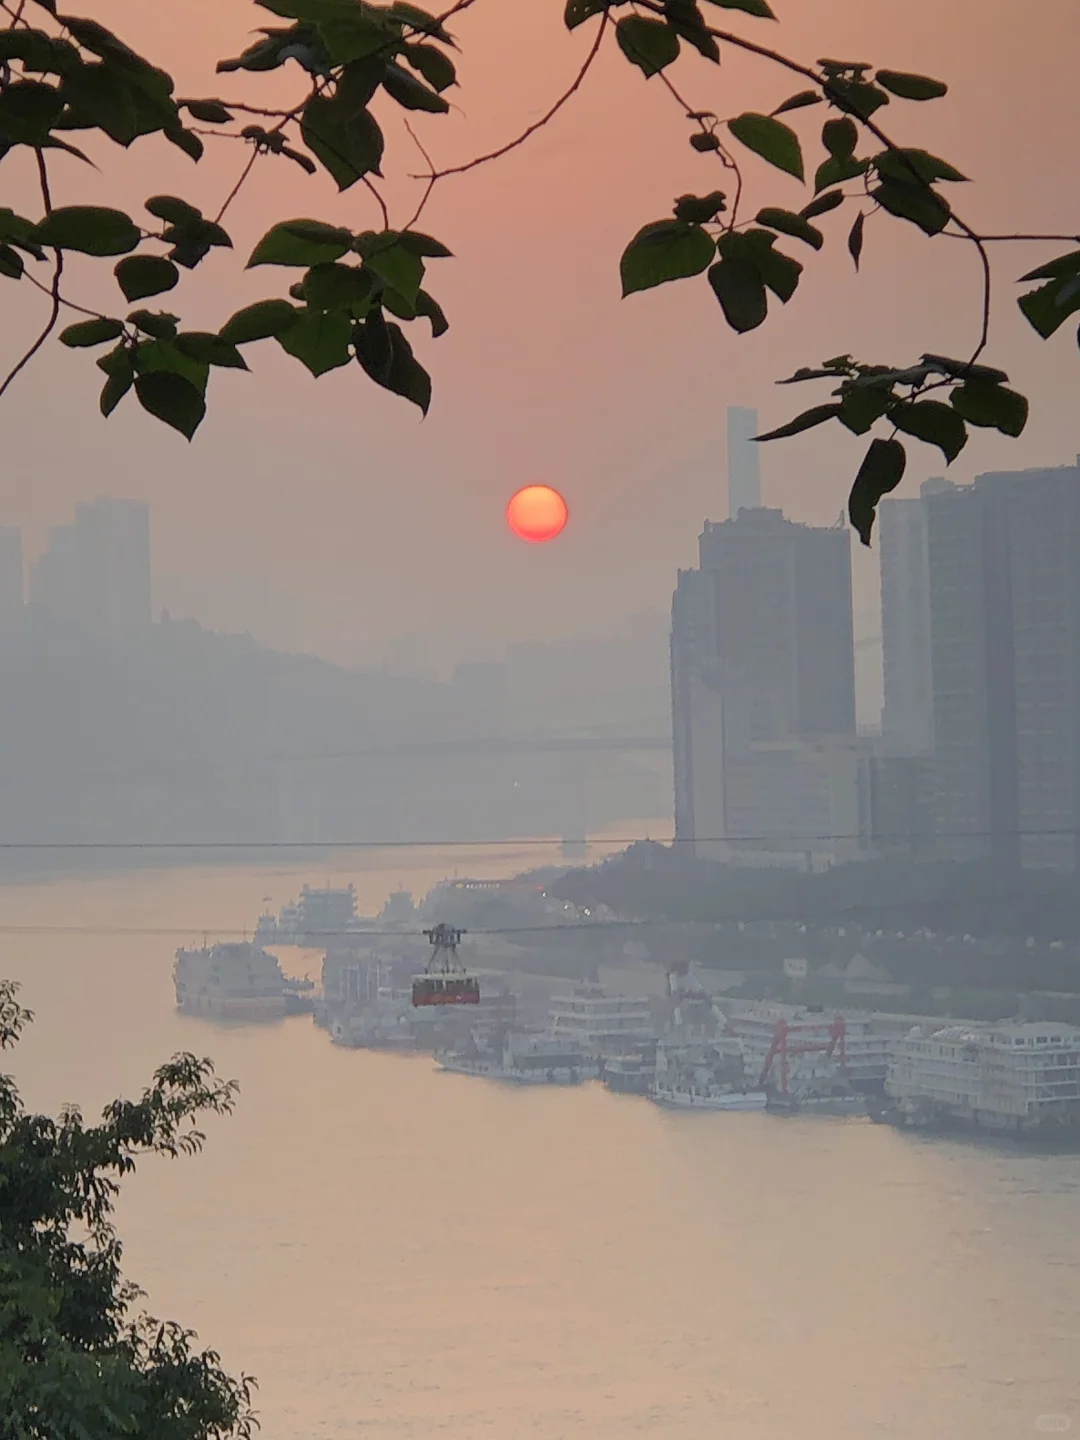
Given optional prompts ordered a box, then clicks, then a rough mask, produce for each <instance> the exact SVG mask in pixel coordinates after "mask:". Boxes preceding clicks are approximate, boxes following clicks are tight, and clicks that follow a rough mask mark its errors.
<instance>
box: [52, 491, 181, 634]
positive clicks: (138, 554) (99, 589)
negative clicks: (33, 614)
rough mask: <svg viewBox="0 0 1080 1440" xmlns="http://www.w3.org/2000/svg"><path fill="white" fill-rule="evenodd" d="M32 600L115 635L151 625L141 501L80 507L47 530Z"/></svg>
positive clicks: (145, 513)
mask: <svg viewBox="0 0 1080 1440" xmlns="http://www.w3.org/2000/svg"><path fill="white" fill-rule="evenodd" d="M30 598H31V599H32V600H33V601H34V602H35V603H36V604H38V605H41V606H42V607H43V608H44V609H46V610H48V611H50V612H51V613H52V614H53V615H55V616H57V617H58V618H60V619H63V620H71V621H74V622H76V623H78V624H81V625H85V626H86V627H87V628H88V629H90V630H94V631H97V632H98V633H100V634H106V635H115V634H121V633H124V632H127V631H131V630H137V629H140V628H141V627H143V626H145V625H149V624H150V621H151V619H152V608H151V591H150V512H149V510H148V509H147V507H146V505H144V504H143V503H142V502H141V501H139V500H104V499H103V500H94V501H92V502H88V503H85V504H81V505H78V506H77V507H76V510H75V520H74V523H73V524H71V525H57V526H54V527H53V528H52V529H51V530H50V531H49V540H48V544H47V546H46V548H45V550H44V551H43V552H42V554H41V555H40V556H39V557H38V559H37V561H36V563H35V565H34V568H33V570H32V572H31V579H30Z"/></svg>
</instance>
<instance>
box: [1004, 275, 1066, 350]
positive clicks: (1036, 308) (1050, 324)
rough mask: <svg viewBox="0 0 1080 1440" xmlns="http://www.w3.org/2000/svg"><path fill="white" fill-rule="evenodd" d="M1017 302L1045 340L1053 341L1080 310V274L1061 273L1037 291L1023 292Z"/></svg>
mask: <svg viewBox="0 0 1080 1440" xmlns="http://www.w3.org/2000/svg"><path fill="white" fill-rule="evenodd" d="M1017 304H1018V305H1019V306H1020V309H1021V310H1022V311H1023V313H1024V315H1025V316H1026V317H1027V319H1028V322H1029V323H1030V324H1031V326H1032V327H1033V328H1034V329H1035V330H1037V331H1038V333H1039V334H1040V335H1041V336H1042V337H1043V339H1044V340H1049V338H1050V336H1051V335H1053V333H1054V332H1055V330H1057V329H1058V327H1059V326H1060V325H1063V324H1064V323H1065V321H1066V320H1067V319H1068V318H1069V316H1070V315H1073V314H1075V313H1076V311H1077V310H1080V274H1077V275H1068V274H1066V275H1059V276H1058V278H1057V279H1055V280H1050V281H1048V282H1047V283H1046V284H1045V285H1040V286H1039V288H1038V289H1037V290H1029V291H1028V293H1027V294H1026V295H1021V296H1020V299H1019V300H1018V301H1017Z"/></svg>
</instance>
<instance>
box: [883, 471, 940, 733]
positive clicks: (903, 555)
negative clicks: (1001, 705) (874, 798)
mask: <svg viewBox="0 0 1080 1440" xmlns="http://www.w3.org/2000/svg"><path fill="white" fill-rule="evenodd" d="M933 483H934V482H930V486H924V487H923V495H922V496H920V497H919V498H912V499H904V500H883V501H882V502H881V505H880V506H879V507H878V553H879V556H880V560H881V651H882V664H883V667H884V679H885V705H884V708H883V710H882V715H881V730H882V737H883V739H884V740H885V741H886V742H887V743H888V744H889V745H890V746H891V747H893V748H894V749H896V750H899V751H903V752H907V753H909V754H912V755H928V754H929V753H930V750H931V747H932V745H933V734H934V701H933V694H932V688H931V669H930V577H929V570H928V564H927V552H926V500H925V497H926V493H927V490H928V489H929V488H931V487H932V486H933Z"/></svg>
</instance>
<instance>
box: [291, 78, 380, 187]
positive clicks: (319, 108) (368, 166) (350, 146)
mask: <svg viewBox="0 0 1080 1440" xmlns="http://www.w3.org/2000/svg"><path fill="white" fill-rule="evenodd" d="M300 133H301V135H302V136H303V138H304V144H305V145H306V146H307V147H308V149H309V150H310V151H311V153H312V154H313V155H314V156H315V158H316V159H317V160H318V161H319V162H320V164H321V165H322V166H323V168H324V169H326V170H327V171H329V173H330V174H331V175H332V176H333V178H334V180H335V181H336V183H337V187H338V189H339V190H348V188H349V187H350V186H351V185H355V184H356V182H357V181H358V180H362V179H363V178H364V176H365V175H369V174H370V175H378V174H380V170H379V166H380V164H381V163H382V154H383V134H382V131H381V130H380V129H379V127H378V125H377V124H376V122H375V118H374V116H373V115H372V114H371V113H370V111H368V110H355V111H354V110H352V109H351V108H349V107H348V106H346V105H345V104H343V103H342V101H341V99H339V98H338V97H335V98H333V99H327V98H326V97H325V96H323V95H314V96H312V98H311V99H310V100H309V101H308V102H307V104H306V105H305V106H304V114H303V118H302V120H301V122H300Z"/></svg>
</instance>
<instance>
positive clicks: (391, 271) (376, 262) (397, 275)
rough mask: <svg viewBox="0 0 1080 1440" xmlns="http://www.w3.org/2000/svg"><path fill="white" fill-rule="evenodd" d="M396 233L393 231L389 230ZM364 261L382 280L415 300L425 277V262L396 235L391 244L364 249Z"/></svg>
mask: <svg viewBox="0 0 1080 1440" xmlns="http://www.w3.org/2000/svg"><path fill="white" fill-rule="evenodd" d="M387 233H388V234H390V235H394V232H393V231H389V232H387ZM364 263H365V265H367V267H368V268H369V269H371V270H374V272H375V274H376V275H378V276H379V278H380V280H384V281H385V282H386V284H387V285H392V286H393V287H394V289H395V290H397V291H398V292H399V293H400V294H401V295H404V296H405V298H406V299H407V300H413V299H415V297H416V292H417V291H418V290H419V289H420V282H421V280H423V278H424V262H423V260H422V259H421V258H420V256H419V255H414V254H412V253H411V252H410V251H409V250H407V249H406V248H405V246H404V245H402V244H401V241H400V240H399V239H398V238H397V237H396V236H394V239H393V240H391V241H390V243H389V244H386V243H384V244H381V245H373V246H370V247H369V248H368V249H366V250H365V251H364Z"/></svg>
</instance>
